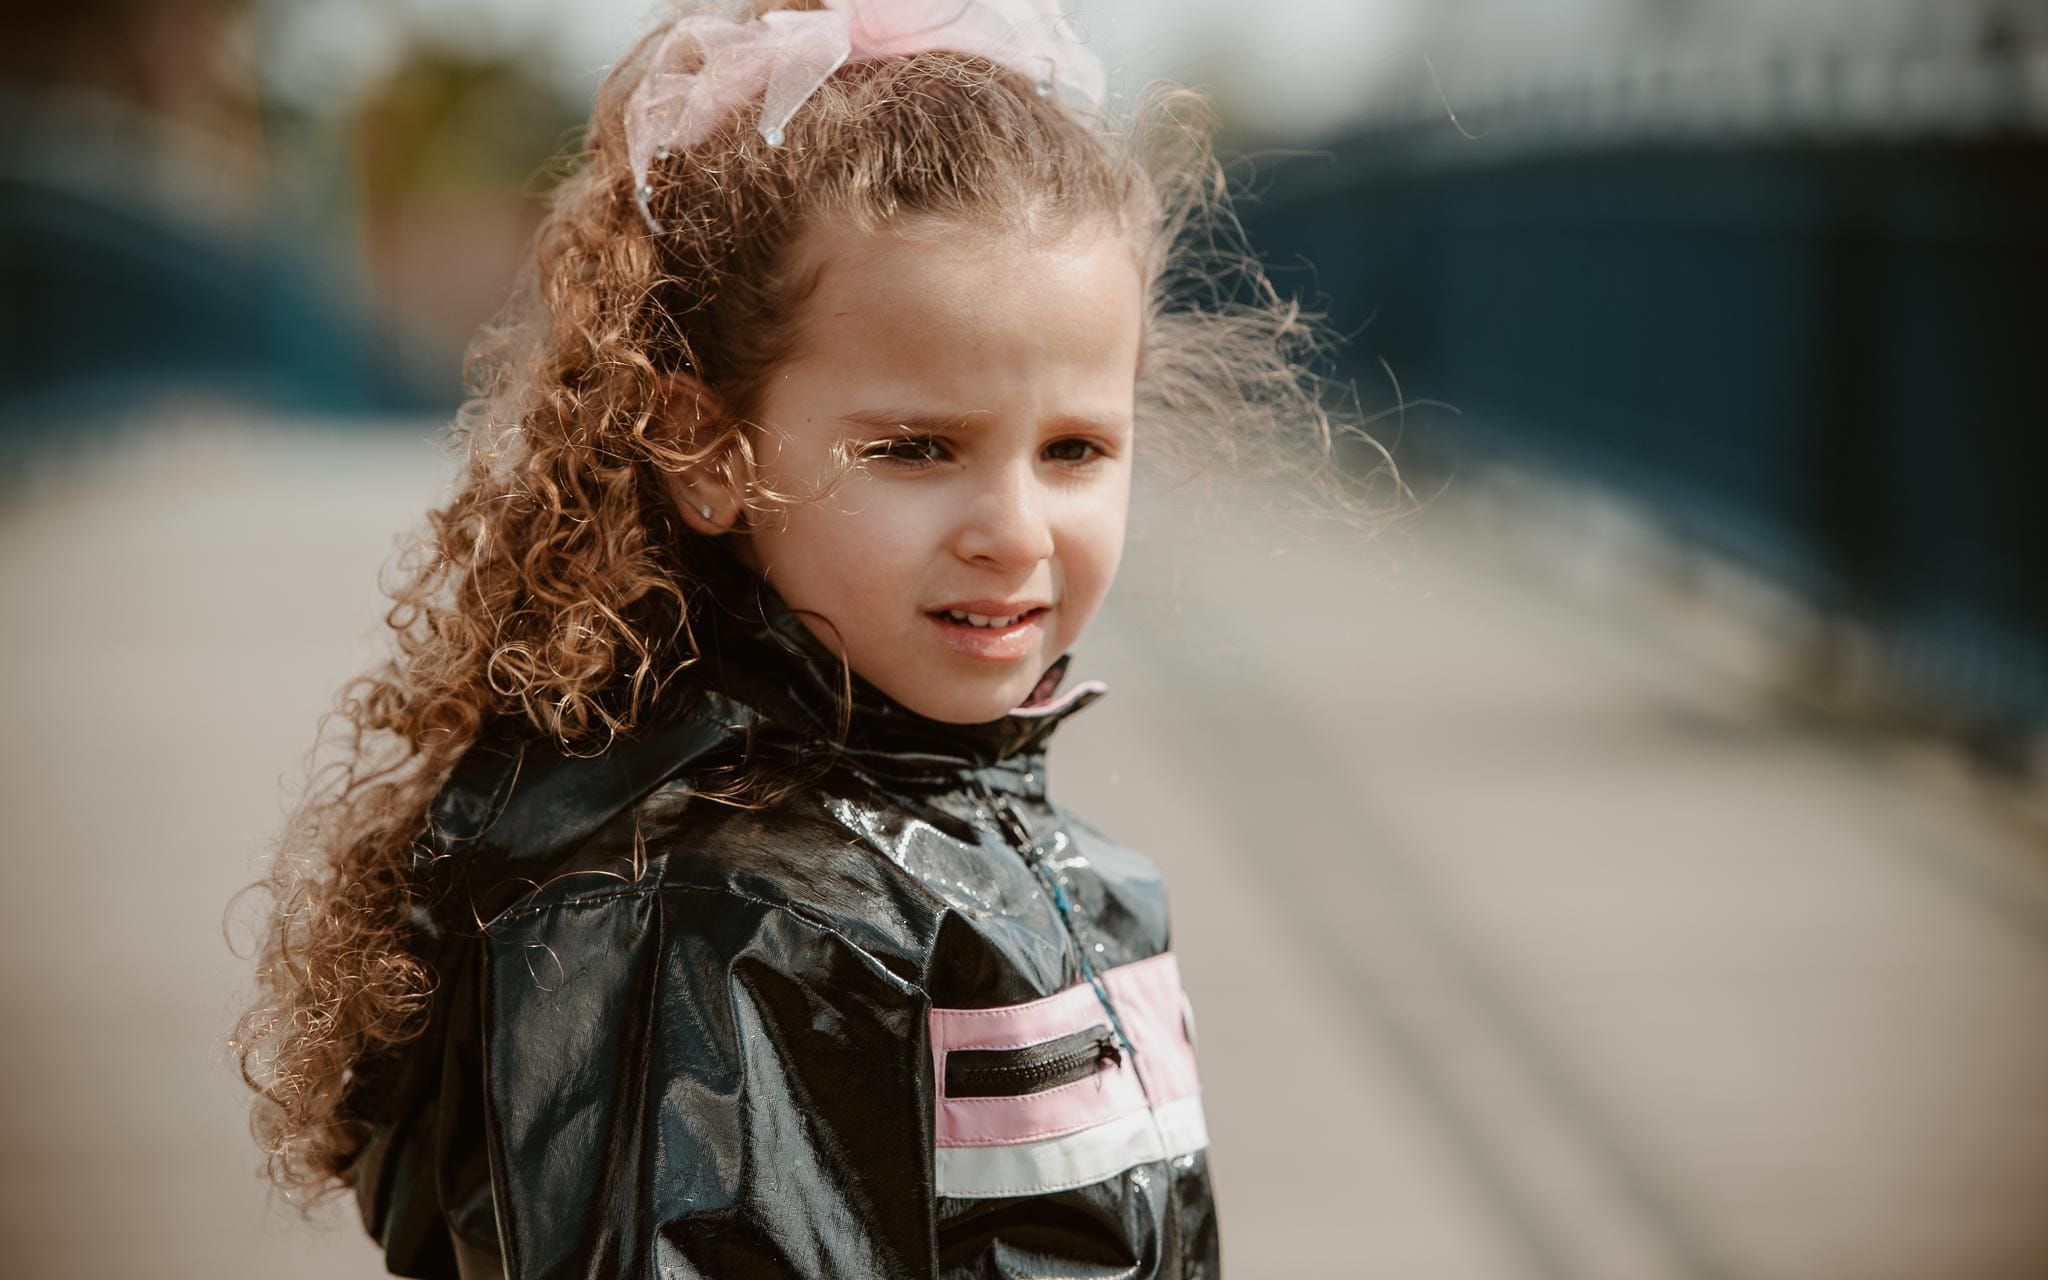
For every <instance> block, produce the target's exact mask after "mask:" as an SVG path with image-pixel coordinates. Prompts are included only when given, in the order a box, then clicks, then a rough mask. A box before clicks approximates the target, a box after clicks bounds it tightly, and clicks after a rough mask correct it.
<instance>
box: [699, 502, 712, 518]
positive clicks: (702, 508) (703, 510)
mask: <svg viewBox="0 0 2048 1280" xmlns="http://www.w3.org/2000/svg"><path fill="white" fill-rule="evenodd" d="M697 514H698V515H700V516H703V517H704V518H705V519H706V520H709V519H710V518H711V508H710V507H709V506H707V505H705V504H702V503H699V504H698V506H697Z"/></svg>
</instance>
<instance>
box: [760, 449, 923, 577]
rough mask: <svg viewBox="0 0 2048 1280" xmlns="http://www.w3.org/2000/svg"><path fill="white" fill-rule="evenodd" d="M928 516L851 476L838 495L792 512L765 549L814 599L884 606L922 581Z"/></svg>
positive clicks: (898, 497) (785, 574)
mask: <svg viewBox="0 0 2048 1280" xmlns="http://www.w3.org/2000/svg"><path fill="white" fill-rule="evenodd" d="M922 514H923V513H922V511H921V508H920V506H919V504H917V503H916V502H913V501H906V500H905V496H904V495H901V494H892V493H883V492H881V491H879V490H878V488H877V487H876V486H873V485H870V484H864V483H862V482H860V481H859V479H858V478H857V477H849V478H848V482H847V483H845V484H843V485H842V486H841V487H840V488H839V489H837V490H835V491H834V492H833V493H832V494H830V495H828V496H826V497H824V498H821V499H818V500H816V501H814V502H807V503H801V504H799V505H797V506H795V507H792V508H791V509H790V510H789V511H788V513H787V515H786V519H785V521H784V522H783V524H782V525H781V526H780V528H779V529H777V530H776V531H775V532H774V533H773V534H772V535H771V537H770V538H769V539H768V540H767V545H766V547H764V549H767V550H770V551H772V552H773V553H774V554H775V555H776V556H777V558H778V559H780V560H781V561H782V562H783V564H784V572H783V575H782V576H783V577H784V579H785V580H786V581H788V582H790V583H791V584H799V583H800V584H802V585H803V586H805V587H806V588H808V589H809V591H808V594H809V595H810V596H811V597H812V599H814V600H818V601H820V602H822V601H823V600H824V599H825V598H828V597H829V598H834V599H837V600H840V601H842V602H846V603H851V604H854V605H859V604H861V603H868V604H874V605H877V606H881V605H884V604H886V603H892V602H893V601H894V599H895V598H896V597H898V596H900V595H903V594H905V593H906V592H910V591H913V590H914V588H915V587H916V585H917V583H918V579H919V576H920V574H921V573H922V571H923V567H924V563H925V561H926V560H927V559H928V558H929V557H928V550H929V545H930V538H929V534H928V531H927V530H926V529H925V528H924V522H923V521H922V520H921V519H920V517H921V515H922Z"/></svg>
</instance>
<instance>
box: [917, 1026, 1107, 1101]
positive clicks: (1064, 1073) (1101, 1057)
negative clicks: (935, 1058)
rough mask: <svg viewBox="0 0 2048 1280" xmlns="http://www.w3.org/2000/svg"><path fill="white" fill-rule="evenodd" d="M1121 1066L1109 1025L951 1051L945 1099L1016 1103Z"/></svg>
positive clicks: (948, 1059)
mask: <svg viewBox="0 0 2048 1280" xmlns="http://www.w3.org/2000/svg"><path fill="white" fill-rule="evenodd" d="M1122 1061H1123V1054H1122V1052H1121V1051H1119V1050H1118V1048H1117V1044H1116V1037H1115V1036H1114V1035H1113V1034H1111V1032H1110V1029H1109V1028H1108V1027H1107V1026H1094V1027H1089V1028H1088V1029H1087V1030H1085V1031H1076V1032H1074V1033H1073V1034H1071V1035H1065V1036H1061V1037H1059V1038H1058V1039H1055V1040H1047V1041H1045V1042H1044V1043H1042V1044H1027V1045H1023V1046H1020V1047H1018V1048H1015V1049H955V1050H953V1051H952V1052H950V1053H948V1054H947V1055H946V1096H947V1097H949V1098H1015V1097H1021V1096H1022V1095H1024V1094H1027V1093H1042V1092H1044V1091H1045V1090H1048V1089H1057V1088H1059V1087H1060V1086H1061V1085H1068V1084H1073V1083H1074V1082H1075V1081H1077V1080H1086V1079H1088V1078H1089V1077H1090V1076H1093V1075H1094V1074H1095V1073H1096V1072H1098V1071H1100V1070H1101V1069H1102V1067H1103V1065H1104V1064H1105V1063H1106V1064H1109V1065H1111V1066H1114V1065H1116V1064H1117V1063H1120V1062H1122Z"/></svg>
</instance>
